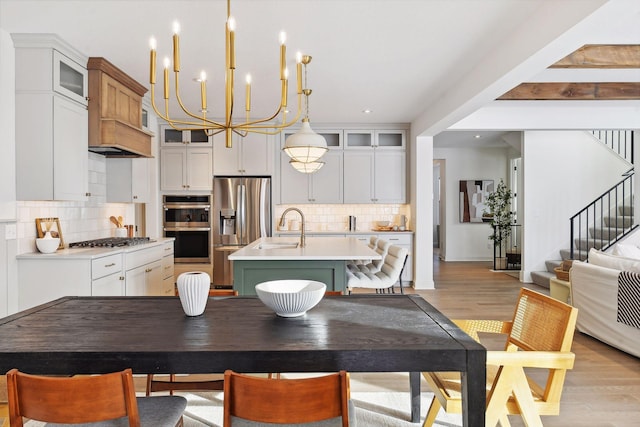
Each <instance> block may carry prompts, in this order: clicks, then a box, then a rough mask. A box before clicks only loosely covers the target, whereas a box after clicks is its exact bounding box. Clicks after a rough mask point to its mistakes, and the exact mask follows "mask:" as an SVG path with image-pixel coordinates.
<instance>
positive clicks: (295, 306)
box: [256, 280, 327, 317]
mask: <svg viewBox="0 0 640 427" xmlns="http://www.w3.org/2000/svg"><path fill="white" fill-rule="evenodd" d="M326 289H327V285H325V284H324V283H322V282H316V281H313V280H272V281H269V282H262V283H258V284H257V285H256V293H257V294H258V298H260V301H262V303H263V304H264V305H266V306H267V307H269V308H270V309H272V310H273V311H275V313H276V314H277V315H278V316H281V317H298V316H302V315H304V314H305V313H306V312H307V311H308V310H310V309H312V308H313V307H315V306H316V305H317V304H318V303H319V302H320V300H321V299H322V297H323V296H324V292H325V290H326Z"/></svg>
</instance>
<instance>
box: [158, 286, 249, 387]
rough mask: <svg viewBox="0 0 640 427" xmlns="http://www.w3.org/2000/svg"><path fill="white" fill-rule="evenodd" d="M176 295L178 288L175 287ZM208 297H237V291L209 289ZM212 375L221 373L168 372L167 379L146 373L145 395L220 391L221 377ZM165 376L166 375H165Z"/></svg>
mask: <svg viewBox="0 0 640 427" xmlns="http://www.w3.org/2000/svg"><path fill="white" fill-rule="evenodd" d="M176 295H178V290H177V289H176ZM209 296H210V297H237V296H238V291H236V290H233V289H211V290H209ZM213 375H217V376H220V375H222V374H202V375H200V376H198V379H194V377H191V378H189V376H178V375H176V374H169V379H164V378H158V377H156V376H155V374H148V375H147V396H149V395H151V393H154V392H162V391H168V392H169V394H170V395H173V392H174V391H220V390H222V381H223V380H222V379H221V378H212V376H213ZM165 377H166V376H165Z"/></svg>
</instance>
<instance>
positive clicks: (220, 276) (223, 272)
mask: <svg viewBox="0 0 640 427" xmlns="http://www.w3.org/2000/svg"><path fill="white" fill-rule="evenodd" d="M212 200H213V202H212V205H213V212H212V213H211V215H212V219H211V222H212V223H213V285H214V287H217V288H227V287H231V286H233V266H232V263H231V261H229V259H228V257H229V254H231V253H233V252H235V251H237V250H238V249H240V248H241V247H243V246H245V245H247V244H249V243H251V242H252V241H254V240H256V239H259V238H260V237H270V236H271V223H272V221H271V178H270V177H214V178H213V195H212Z"/></svg>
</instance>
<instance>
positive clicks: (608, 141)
mask: <svg viewBox="0 0 640 427" xmlns="http://www.w3.org/2000/svg"><path fill="white" fill-rule="evenodd" d="M593 135H594V136H595V137H596V138H598V139H600V140H601V141H602V142H603V143H604V144H605V145H607V146H608V147H609V148H611V149H612V151H614V152H615V153H617V154H618V155H619V156H621V157H622V158H624V159H625V160H627V161H628V162H629V163H630V164H631V162H632V159H633V132H630V131H593ZM633 174H634V169H633V166H632V167H631V169H630V170H629V171H628V172H627V173H625V174H624V177H623V179H622V180H621V181H620V182H619V183H618V184H616V185H615V186H613V187H612V188H611V189H609V190H608V191H606V192H605V193H603V194H602V195H601V196H600V197H598V198H597V199H596V200H594V201H593V202H591V203H590V204H589V205H588V206H587V207H585V208H584V209H582V210H581V211H580V212H578V213H577V214H576V215H574V216H573V217H572V218H571V220H570V221H571V238H570V242H571V247H570V248H569V249H562V250H560V253H559V255H560V259H555V260H547V261H545V266H546V268H547V269H546V271H533V272H531V279H532V281H533V283H535V284H537V285H539V286H542V287H545V288H549V286H550V284H549V282H550V279H551V278H552V277H555V276H556V274H555V271H554V268H556V267H559V266H560V265H562V261H563V260H570V259H578V260H583V261H584V260H587V258H588V254H589V250H590V249H591V248H596V249H601V250H606V249H607V248H609V247H611V246H612V245H613V244H614V243H615V242H617V241H618V240H620V239H621V238H622V237H624V236H626V235H627V234H629V233H630V232H631V231H632V230H634V229H635V228H636V227H637V225H635V226H634V221H633Z"/></svg>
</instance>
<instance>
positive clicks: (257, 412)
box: [222, 370, 355, 427]
mask: <svg viewBox="0 0 640 427" xmlns="http://www.w3.org/2000/svg"><path fill="white" fill-rule="evenodd" d="M354 419H355V409H354V408H353V405H351V403H350V391H349V375H348V374H347V372H345V371H340V372H338V373H335V374H329V375H324V376H320V377H313V378H301V379H268V378H260V377H256V376H250V375H243V374H238V373H236V372H233V371H230V370H227V371H225V373H224V418H223V424H222V425H223V427H231V426H234V422H236V421H237V423H236V424H241V425H246V424H244V423H243V421H245V420H246V421H251V422H258V423H273V424H281V425H289V424H296V425H298V424H309V426H314V425H322V426H327V427H328V426H330V425H335V426H342V427H348V426H349V423H350V422H351V423H352V424H354V422H353V421H352V420H354ZM350 420H351V421H350ZM333 421H335V424H333ZM319 423H322V424H319Z"/></svg>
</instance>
